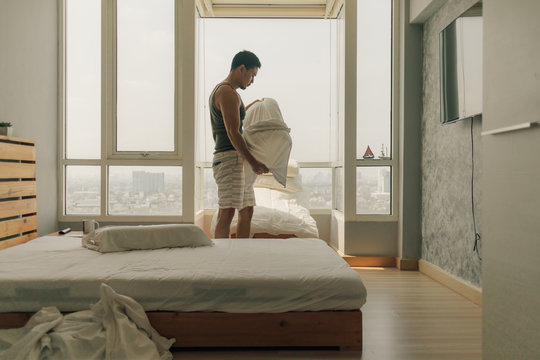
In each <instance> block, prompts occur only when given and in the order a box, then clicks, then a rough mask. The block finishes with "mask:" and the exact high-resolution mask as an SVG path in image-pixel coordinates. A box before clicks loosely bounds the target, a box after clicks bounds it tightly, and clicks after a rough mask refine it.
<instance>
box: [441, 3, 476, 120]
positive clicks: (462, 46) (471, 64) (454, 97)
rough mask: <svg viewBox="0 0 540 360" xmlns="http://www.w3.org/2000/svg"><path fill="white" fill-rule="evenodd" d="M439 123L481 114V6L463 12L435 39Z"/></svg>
mask: <svg viewBox="0 0 540 360" xmlns="http://www.w3.org/2000/svg"><path fill="white" fill-rule="evenodd" d="M439 47H440V64H441V123H442V124H448V123H452V122H455V121H459V120H464V119H468V118H471V117H475V116H477V115H480V114H481V113H482V7H481V3H479V4H477V5H475V6H473V7H472V8H471V9H469V10H468V11H466V12H465V13H464V14H462V15H461V16H460V17H458V18H457V19H456V20H454V21H453V22H452V23H451V24H449V25H448V26H447V27H446V28H444V29H443V30H442V31H441V33H440V36H439Z"/></svg>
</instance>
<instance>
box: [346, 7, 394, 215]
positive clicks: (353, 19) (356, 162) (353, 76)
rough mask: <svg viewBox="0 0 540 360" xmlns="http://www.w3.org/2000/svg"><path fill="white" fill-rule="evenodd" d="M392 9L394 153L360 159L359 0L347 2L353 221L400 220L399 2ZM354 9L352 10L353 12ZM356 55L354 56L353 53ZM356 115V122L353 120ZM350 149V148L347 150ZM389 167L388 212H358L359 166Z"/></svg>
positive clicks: (348, 173)
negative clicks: (390, 181)
mask: <svg viewBox="0 0 540 360" xmlns="http://www.w3.org/2000/svg"><path fill="white" fill-rule="evenodd" d="M390 1H391V2H392V4H391V11H392V14H391V16H392V19H391V24H392V30H391V34H392V40H391V69H390V71H391V86H390V89H391V91H390V96H391V100H390V104H391V108H390V121H391V125H390V131H391V134H390V135H391V142H392V152H391V158H390V159H389V160H381V159H358V158H357V146H356V142H357V139H356V128H357V126H358V125H357V122H358V120H357V119H358V118H357V109H356V102H357V92H356V86H357V85H356V83H357V72H356V62H357V5H356V1H347V3H346V6H347V11H346V12H345V18H346V20H345V72H346V73H347V74H348V77H347V78H346V79H345V84H344V87H345V115H344V116H345V124H344V126H345V129H344V130H345V147H346V151H345V161H344V181H345V184H344V194H355V196H347V195H345V199H344V211H343V212H344V218H345V221H352V222H396V221H398V220H399V177H400V174H399V156H400V155H399V126H398V124H399V96H398V91H399V79H398V74H399V1H398V0H390ZM351 10H352V11H351ZM352 54H354V56H352ZM353 118H354V121H353ZM347 149H348V150H349V151H347ZM370 166H371V167H373V166H376V167H379V166H389V167H390V169H391V174H392V193H391V195H390V202H391V203H390V209H391V213H390V214H389V215H388V214H357V209H356V186H357V178H356V172H357V168H358V167H370Z"/></svg>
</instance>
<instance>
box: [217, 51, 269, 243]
mask: <svg viewBox="0 0 540 360" xmlns="http://www.w3.org/2000/svg"><path fill="white" fill-rule="evenodd" d="M260 67H261V62H260V61H259V59H258V58H257V56H256V55H255V54H253V53H252V52H249V51H241V52H239V53H238V54H236V55H235V56H234V58H233V61H232V64H231V70H230V72H229V75H228V76H227V78H226V79H225V80H224V81H222V82H220V83H219V84H218V85H217V86H216V87H215V88H214V91H212V94H211V95H210V99H209V102H210V103H209V105H210V119H211V121H212V135H213V137H214V141H215V151H214V160H213V163H212V168H213V171H214V179H215V180H216V183H217V186H218V197H219V202H218V205H219V211H218V217H217V223H216V229H215V237H216V238H217V239H219V238H228V237H229V232H230V226H231V222H232V219H233V217H234V212H235V211H236V209H238V224H237V226H236V237H237V238H248V237H249V233H250V230H251V218H252V216H253V206H254V205H255V194H254V192H253V186H252V185H249V186H246V185H245V181H244V161H247V162H248V163H249V165H250V166H251V168H252V169H253V172H254V173H255V174H257V175H260V174H264V173H267V172H268V168H267V167H266V166H265V165H264V164H263V163H261V162H260V161H258V160H257V159H255V157H254V156H253V155H252V154H251V153H250V151H249V149H248V147H247V145H246V142H245V141H244V138H243V137H242V122H243V120H244V117H245V115H246V110H247V109H248V108H249V107H250V106H251V105H253V104H254V103H255V102H256V101H261V100H255V101H254V102H252V103H251V104H249V105H248V106H247V107H244V103H243V102H242V99H241V98H240V95H239V94H238V93H237V92H236V89H238V88H240V89H242V90H245V89H246V88H247V87H248V86H249V85H251V84H253V81H254V78H255V76H257V72H258V71H259V68H260Z"/></svg>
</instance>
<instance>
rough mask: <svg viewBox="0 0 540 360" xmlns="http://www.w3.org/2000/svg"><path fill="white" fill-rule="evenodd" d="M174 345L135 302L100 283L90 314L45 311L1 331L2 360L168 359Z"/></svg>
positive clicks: (52, 309)
mask: <svg viewBox="0 0 540 360" xmlns="http://www.w3.org/2000/svg"><path fill="white" fill-rule="evenodd" d="M174 341H175V339H170V340H169V339H166V338H164V337H162V336H161V335H159V334H158V333H157V331H155V330H154V329H153V328H152V326H151V325H150V322H149V321H148V318H147V316H146V314H145V312H144V310H143V308H142V306H141V305H139V304H138V303H137V302H136V301H135V300H133V299H131V298H130V297H127V296H123V295H120V294H117V293H116V292H115V291H114V290H113V289H112V288H111V287H110V286H107V285H105V284H101V288H100V300H99V302H98V303H96V304H95V305H92V306H91V308H90V310H83V311H78V312H75V313H71V314H68V315H65V316H62V314H61V313H60V311H59V310H58V309H57V308H55V307H52V306H50V307H44V308H42V309H41V310H40V311H39V312H37V313H36V314H34V315H33V316H32V317H31V318H30V320H29V321H28V323H27V324H26V325H25V326H24V327H22V328H18V329H9V330H0V359H2V360H3V359H6V360H7V359H10V360H14V359H25V360H41V359H47V360H56V359H58V360H61V359H107V360H115V359H133V360H137V359H140V360H169V359H172V354H171V353H170V352H169V348H170V347H171V345H172V344H173V343H174Z"/></svg>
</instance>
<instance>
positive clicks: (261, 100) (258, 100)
mask: <svg viewBox="0 0 540 360" xmlns="http://www.w3.org/2000/svg"><path fill="white" fill-rule="evenodd" d="M263 101H264V98H262V99H257V100H255V101H253V102H252V103H250V104H249V105H248V106H246V111H248V109H249V108H250V107H251V105H253V104H255V103H257V102H263Z"/></svg>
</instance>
